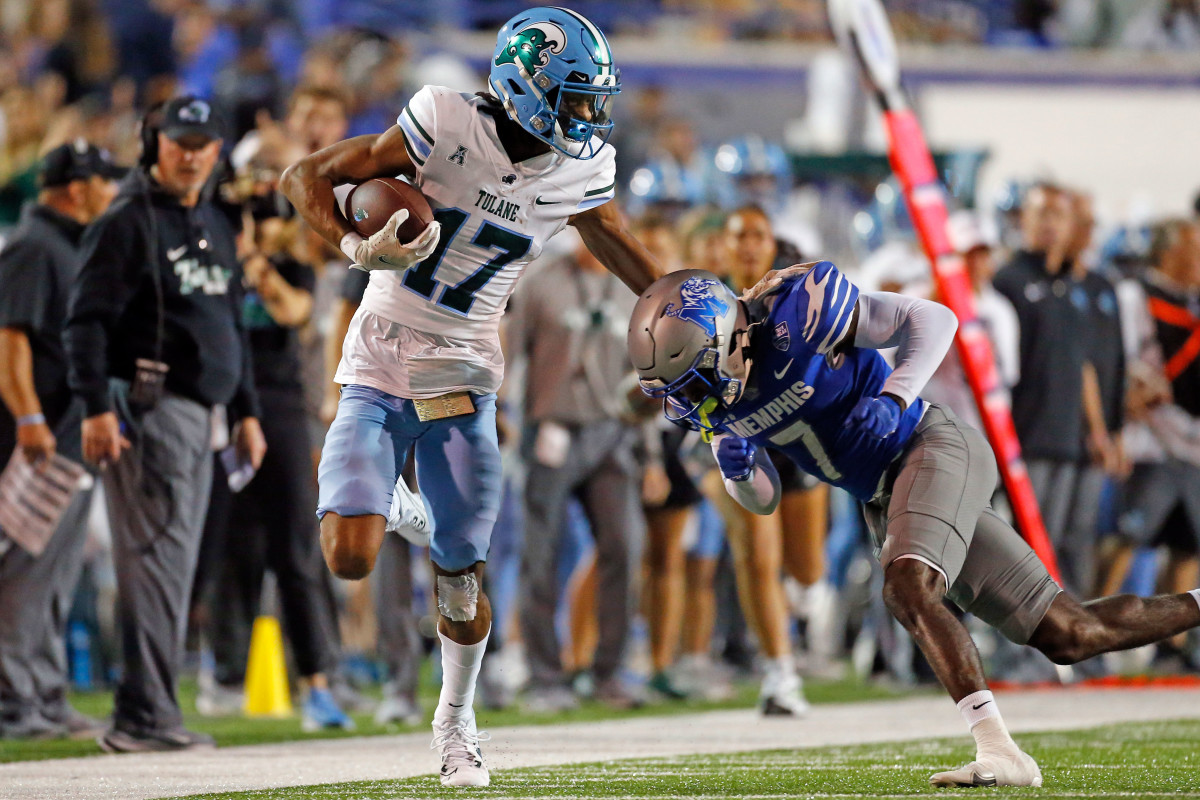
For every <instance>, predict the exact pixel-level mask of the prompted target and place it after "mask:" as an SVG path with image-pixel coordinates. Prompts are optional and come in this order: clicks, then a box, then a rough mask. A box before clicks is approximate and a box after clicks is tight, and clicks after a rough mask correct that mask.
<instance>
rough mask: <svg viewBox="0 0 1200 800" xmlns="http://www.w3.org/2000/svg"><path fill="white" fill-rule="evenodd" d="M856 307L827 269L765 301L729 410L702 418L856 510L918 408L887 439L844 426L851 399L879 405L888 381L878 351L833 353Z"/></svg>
mask: <svg viewBox="0 0 1200 800" xmlns="http://www.w3.org/2000/svg"><path fill="white" fill-rule="evenodd" d="M858 299H859V291H858V288H857V287H856V286H855V285H854V284H853V283H852V282H851V281H850V280H849V279H848V278H847V277H846V276H844V275H843V274H842V273H841V272H839V271H838V269H837V267H835V266H834V265H833V264H832V263H831V262H829V261H821V262H819V263H817V264H816V265H814V266H813V267H812V269H810V270H809V271H808V272H807V273H805V274H804V275H803V276H800V277H798V278H794V279H791V280H789V281H786V282H785V283H783V284H782V286H781V287H780V288H779V289H777V290H776V291H775V292H773V293H771V294H769V295H768V296H767V297H766V298H764V306H765V308H762V311H765V312H766V315H765V318H763V319H762V321H761V322H760V323H759V329H758V332H757V333H756V335H755V336H754V337H753V338H752V340H751V342H752V350H751V354H750V358H751V359H752V361H753V364H754V373H753V376H752V378H751V380H750V381H749V383H748V385H747V387H746V390H745V392H744V394H743V395H742V397H741V399H740V400H739V401H738V402H737V403H736V404H735V405H734V407H733V408H732V409H730V410H728V411H725V412H723V413H722V412H718V413H715V414H713V415H711V420H712V421H713V422H714V423H716V424H717V426H718V427H719V428H720V429H721V430H722V431H724V432H727V433H730V434H733V435H735V436H740V437H742V438H744V439H749V440H750V441H751V442H753V443H754V444H755V445H758V446H760V447H773V448H775V449H777V450H780V451H782V452H783V453H784V454H785V455H787V456H788V457H789V458H791V459H792V460H793V461H795V462H796V464H797V465H799V466H800V468H801V469H803V470H804V471H805V472H808V473H809V474H811V475H814V476H816V477H818V478H820V479H822V480H823V481H825V482H826V483H831V484H833V485H834V486H838V487H841V488H843V489H845V490H846V491H848V492H850V494H852V495H854V496H855V497H856V498H858V499H859V500H861V501H862V502H864V503H865V502H868V501H870V500H871V498H873V497H875V496H876V494H878V492H879V491H880V490H881V489H882V482H883V478H884V475H885V473H886V471H887V468H888V465H890V464H891V463H892V461H893V460H894V459H895V458H896V456H897V455H898V454H899V453H900V452H901V451H902V450H903V449H904V447H905V445H906V444H907V443H908V440H909V438H910V437H911V436H912V433H913V430H914V429H915V428H916V427H917V423H918V422H920V420H921V416H922V414H924V412H925V402H924V401H923V400H921V399H920V398H919V397H917V398H915V399H914V400H913V402H911V403H910V404H909V406H908V408H906V409H905V411H904V413H903V414H902V415H901V416H900V422H899V425H898V427H897V429H896V432H895V433H893V434H892V435H891V436H888V437H886V438H883V439H877V438H875V437H872V436H867V435H864V434H862V433H859V432H856V431H853V430H850V429H848V428H847V427H846V426H845V424H844V423H845V420H846V419H847V417H849V416H850V412H851V411H852V410H853V409H854V406H855V405H856V404H857V403H858V401H859V400H860V399H862V398H863V397H878V396H879V394H880V393H881V392H882V391H883V386H884V382H885V381H886V380H887V378H888V376H889V375H891V373H892V368H891V367H890V366H888V364H887V362H886V361H885V360H884V358H883V356H881V355H880V354H879V351H877V350H872V349H867V348H861V347H852V348H848V349H845V350H844V352H843V350H842V348H844V347H845V345H846V337H847V335H848V334H849V333H850V323H851V320H852V319H853V315H854V308H855V306H856V304H857V303H858ZM751 313H752V314H753V313H754V309H752V312H751Z"/></svg>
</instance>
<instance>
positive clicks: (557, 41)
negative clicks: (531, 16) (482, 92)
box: [496, 22, 567, 75]
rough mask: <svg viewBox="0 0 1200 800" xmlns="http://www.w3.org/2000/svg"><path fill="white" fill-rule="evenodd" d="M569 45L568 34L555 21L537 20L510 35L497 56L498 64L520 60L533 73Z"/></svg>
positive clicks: (514, 62) (515, 62)
mask: <svg viewBox="0 0 1200 800" xmlns="http://www.w3.org/2000/svg"><path fill="white" fill-rule="evenodd" d="M566 46H567V35H566V33H564V32H563V29H562V28H560V27H558V26H557V25H555V24H554V23H553V22H535V23H534V24H533V25H530V26H528V27H525V28H522V29H521V30H520V31H518V32H517V33H514V34H513V35H512V36H511V37H509V40H508V44H506V45H505V46H504V50H503V52H501V53H500V55H498V56H496V66H497V67H498V66H500V65H501V64H517V63H518V62H520V64H521V65H522V66H524V67H525V71H526V72H528V73H529V74H530V75H532V74H533V73H534V72H536V71H537V70H538V69H540V68H541V67H544V66H546V65H547V64H549V63H550V56H551V55H552V54H553V55H558V54H559V53H561V52H562V51H563V50H564V49H565V48H566Z"/></svg>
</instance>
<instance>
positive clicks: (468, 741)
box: [429, 717, 491, 787]
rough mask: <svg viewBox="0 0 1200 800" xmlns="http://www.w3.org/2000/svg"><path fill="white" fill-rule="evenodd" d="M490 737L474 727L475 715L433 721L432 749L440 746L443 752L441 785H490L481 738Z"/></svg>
mask: <svg viewBox="0 0 1200 800" xmlns="http://www.w3.org/2000/svg"><path fill="white" fill-rule="evenodd" d="M490 738H491V737H490V736H488V735H487V732H486V731H485V732H480V731H477V730H476V729H475V718H474V717H472V718H471V719H469V720H463V719H451V720H447V721H446V722H444V723H441V724H439V723H437V722H436V721H435V722H434V723H433V743H432V744H430V745H429V749H430V750H440V751H441V756H442V770H441V777H442V786H455V787H462V786H487V785H488V784H489V783H491V775H490V774H489V773H488V768H487V764H485V763H483V753H482V752H481V751H480V749H479V743H480V742H486V741H487V740H488V739H490Z"/></svg>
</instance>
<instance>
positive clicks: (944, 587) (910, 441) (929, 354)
mask: <svg viewBox="0 0 1200 800" xmlns="http://www.w3.org/2000/svg"><path fill="white" fill-rule="evenodd" d="M956 327H957V322H956V320H955V317H954V314H953V313H952V312H951V311H950V310H949V309H947V308H945V307H944V306H941V305H938V304H937V303H933V302H930V301H928V300H919V299H915V298H909V297H904V296H901V295H897V294H891V293H887V292H862V291H859V289H858V288H857V287H856V286H855V285H854V284H853V283H852V282H851V281H850V280H849V279H848V278H847V277H846V276H845V275H843V274H842V273H841V272H839V271H838V269H837V268H836V267H835V266H834V265H833V264H832V263H830V262H828V261H820V262H815V263H810V264H801V265H798V266H795V267H790V268H788V269H785V270H779V271H776V272H773V273H771V274H770V275H769V276H767V277H766V278H765V279H763V280H762V281H761V282H760V283H759V284H757V285H756V286H754V287H752V288H751V289H750V290H748V291H747V292H746V293H745V294H743V295H742V297H741V298H739V297H737V296H736V295H734V294H733V292H732V291H730V290H729V289H728V288H726V287H725V286H724V285H723V284H722V283H721V282H720V281H718V280H717V279H716V276H714V275H713V274H711V273H708V272H703V271H701V270H685V271H681V272H675V273H672V274H670V275H667V276H666V277H664V278H661V279H659V280H658V281H656V282H655V283H654V284H653V285H652V286H651V287H650V289H649V290H647V291H646V292H645V293H643V294H642V296H641V299H640V300H639V301H638V304H637V306H636V307H635V309H634V312H633V316H632V319H631V321H630V327H629V350H630V355H631V356H632V359H633V363H634V366H635V367H636V368H637V371H638V374H639V377H640V379H641V384H642V389H643V390H644V391H645V392H646V393H647V394H649V395H651V396H653V397H661V398H663V400H664V411H665V412H666V414H667V416H668V417H669V418H671V419H674V420H677V421H678V422H679V423H681V424H684V425H687V426H689V427H693V428H696V429H699V430H700V431H702V432H703V433H704V434H705V436H706V437H711V441H712V446H713V452H714V454H715V456H716V459H717V463H718V465H719V466H720V468H721V472H722V474H723V475H724V477H725V487H726V489H727V490H728V491H729V493H730V494H731V495H732V496H733V497H734V498H735V499H736V500H737V502H738V503H740V504H741V505H742V506H744V507H745V508H747V509H749V510H751V511H754V512H757V513H760V514H766V513H770V512H771V511H772V510H773V509H774V508H775V506H776V504H777V503H778V501H779V494H780V492H779V479H778V476H777V475H776V472H775V469H774V468H773V467H772V465H771V462H770V460H769V459H766V458H761V459H756V457H755V456H756V453H757V452H758V450H759V448H760V447H763V446H766V445H770V446H772V447H774V448H777V449H778V450H781V451H782V452H784V453H785V454H786V455H787V456H788V457H789V458H791V459H792V460H793V461H795V462H796V464H797V465H798V466H800V467H801V468H802V469H804V470H806V471H807V472H809V473H811V474H813V475H815V476H817V477H819V478H821V479H822V480H824V481H826V482H828V483H831V484H833V485H834V486H840V487H842V488H843V489H845V490H846V491H848V492H850V493H851V494H853V495H854V496H855V497H857V498H858V499H859V500H860V501H862V503H864V512H865V515H866V518H867V525H868V527H869V528H870V531H871V538H872V542H873V544H874V548H875V553H876V555H877V556H878V558H879V559H880V562H881V563H882V565H883V568H884V576H885V577H884V588H883V597H884V601H885V602H886V603H887V606H888V608H889V609H890V610H891V612H892V613H893V614H894V615H895V616H896V618H897V619H898V620H899V621H900V622H901V623H902V624H903V625H904V627H905V628H906V629H907V630H908V632H909V633H910V634H911V635H912V637H913V639H915V640H916V642H917V644H918V645H919V646H920V648H921V651H922V652H923V653H924V654H925V656H926V658H927V659H928V660H929V663H930V665H931V666H932V667H933V670H934V672H935V673H936V674H937V676H938V679H939V680H940V681H941V682H942V685H943V686H945V687H946V690H947V691H948V692H949V693H950V696H951V697H952V698H953V699H954V701H955V702H956V703H957V704H958V708H959V711H961V712H962V715H963V718H964V720H965V721H966V723H967V725H968V726H969V727H970V730H971V733H972V735H973V736H974V738H975V742H976V756H975V760H974V761H972V762H970V763H969V764H967V765H966V766H963V767H960V768H959V769H955V770H951V771H948V772H941V773H938V774H936V775H934V776H932V777H931V778H930V782H931V783H932V784H933V785H935V786H994V785H1002V786H1040V785H1041V782H1042V776H1041V772H1040V770H1039V769H1038V766H1037V763H1036V762H1035V761H1034V760H1033V759H1032V758H1031V757H1030V756H1029V755H1028V754H1026V753H1024V752H1023V751H1022V750H1021V749H1020V748H1019V747H1018V746H1017V744H1016V743H1015V742H1014V741H1013V739H1012V737H1011V736H1010V735H1009V733H1008V730H1007V728H1006V727H1005V725H1004V722H1003V720H1002V719H1001V717H1000V713H999V711H998V710H997V708H996V702H995V699H994V698H993V697H992V693H991V692H990V691H988V687H987V682H986V680H985V678H984V674H983V666H982V664H981V662H980V658H979V653H978V651H977V650H976V649H975V645H974V643H973V642H972V641H971V637H970V635H969V634H968V633H967V629H966V628H965V627H964V626H963V625H962V623H961V622H960V621H959V620H958V619H957V618H956V617H955V616H954V614H953V613H951V612H950V610H949V609H948V608H946V607H945V605H944V604H943V602H942V601H943V598H945V599H949V600H950V601H952V602H953V603H954V604H955V605H957V606H958V607H959V608H961V609H963V610H964V611H969V612H971V613H972V614H974V615H975V616H977V617H979V618H980V619H982V620H984V621H985V622H987V623H989V624H990V625H992V626H993V627H995V628H996V629H998V630H999V631H1000V632H1001V633H1003V634H1004V635H1005V636H1007V637H1008V638H1009V639H1011V640H1012V641H1014V642H1017V643H1019V644H1028V645H1030V646H1031V647H1035V648H1037V649H1038V650H1040V651H1042V652H1043V653H1045V654H1046V656H1048V657H1049V658H1050V659H1051V660H1052V661H1054V662H1055V663H1057V664H1073V663H1075V662H1077V661H1081V660H1083V659H1086V658H1090V657H1092V656H1095V655H1098V654H1100V653H1105V652H1109V651H1112V650H1122V649H1128V648H1132V647H1138V646H1141V645H1144V644H1149V643H1151V642H1156V641H1159V640H1161V639H1164V638H1166V637H1168V636H1172V635H1175V634H1177V633H1180V632H1182V631H1186V630H1188V629H1189V628H1193V627H1196V626H1197V625H1200V589H1197V590H1193V591H1192V592H1189V593H1185V594H1177V595H1161V596H1158V597H1151V598H1139V597H1134V596H1132V595H1120V596H1115V597H1105V598H1101V599H1098V600H1093V601H1090V602H1087V603H1082V604H1081V603H1079V602H1077V601H1076V600H1074V599H1073V598H1071V597H1070V596H1068V595H1067V594H1066V593H1065V592H1063V591H1062V589H1061V588H1060V587H1059V586H1058V585H1057V584H1056V583H1055V582H1054V580H1053V579H1051V577H1050V575H1049V574H1048V573H1047V572H1046V568H1045V567H1044V566H1043V565H1042V563H1041V562H1040V561H1039V560H1038V558H1037V556H1036V555H1034V553H1033V551H1032V550H1031V549H1030V548H1029V546H1028V545H1027V544H1026V543H1025V542H1024V540H1022V539H1021V537H1020V536H1019V535H1018V534H1017V533H1016V531H1014V530H1013V529H1012V527H1010V526H1009V525H1008V523H1006V522H1005V521H1004V520H1002V519H1001V518H1000V517H999V516H998V515H997V514H996V513H995V512H994V511H993V510H992V509H991V507H990V505H989V500H990V498H991V495H992V491H993V490H994V489H995V486H996V477H997V475H996V461H995V456H994V454H993V453H992V450H991V448H990V447H989V446H988V443H987V440H986V439H984V437H983V436H982V434H980V433H979V432H978V431H976V430H975V429H973V428H971V427H969V426H967V425H965V424H964V423H962V422H961V421H960V420H958V418H956V417H955V416H954V415H953V414H952V413H951V412H950V411H949V410H948V409H945V408H943V407H941V406H939V405H937V404H931V403H926V402H925V401H923V400H922V399H921V398H920V391H921V389H922V388H923V387H924V385H925V382H926V381H927V380H928V379H929V377H930V376H931V375H932V374H933V371H934V370H935V369H936V368H937V366H938V364H939V362H940V361H941V360H942V357H943V356H944V355H945V353H946V351H947V349H948V348H949V347H950V343H951V342H952V341H953V338H954V332H955V329H956ZM890 347H895V348H896V359H895V362H896V367H895V369H894V370H893V369H892V368H890V367H889V366H888V365H887V363H886V362H885V361H884V359H883V357H882V356H881V355H880V354H879V352H878V350H879V349H881V348H890Z"/></svg>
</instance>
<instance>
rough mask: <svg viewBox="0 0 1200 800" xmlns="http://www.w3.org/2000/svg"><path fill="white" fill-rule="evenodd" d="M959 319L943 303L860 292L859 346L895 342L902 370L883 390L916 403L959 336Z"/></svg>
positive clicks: (875, 346) (874, 347)
mask: <svg viewBox="0 0 1200 800" xmlns="http://www.w3.org/2000/svg"><path fill="white" fill-rule="evenodd" d="M956 330H958V318H957V317H955V315H954V312H953V311H951V310H950V309H948V308H946V306H944V305H942V304H941V303H935V302H933V301H932V300H922V299H920V298H916V297H906V296H904V295H899V294H892V293H891V292H861V293H859V295H858V330H857V332H856V333H855V335H854V345H855V346H856V347H869V348H871V349H872V350H882V349H884V348H887V347H895V348H897V351H896V369H895V371H893V372H892V374H891V375H889V376H888V379H887V380H886V381H884V383H883V392H886V393H888V394H892V395H895V396H896V397H899V398H901V399H902V400H904V403H905V405H908V406H910V405H912V404H913V402H914V401H915V400H916V399H917V395H919V394H920V393H921V390H922V389H923V388H925V384H926V383H927V382H928V381H929V379H930V378H931V377H932V376H933V373H934V371H935V370H937V368H938V365H939V364H941V363H942V358H944V357H945V355H946V351H947V350H949V349H950V344H951V342H953V341H954V332H955V331H956Z"/></svg>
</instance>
